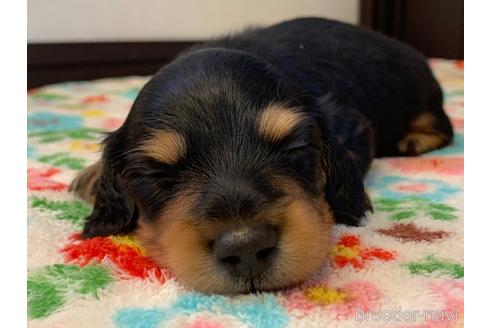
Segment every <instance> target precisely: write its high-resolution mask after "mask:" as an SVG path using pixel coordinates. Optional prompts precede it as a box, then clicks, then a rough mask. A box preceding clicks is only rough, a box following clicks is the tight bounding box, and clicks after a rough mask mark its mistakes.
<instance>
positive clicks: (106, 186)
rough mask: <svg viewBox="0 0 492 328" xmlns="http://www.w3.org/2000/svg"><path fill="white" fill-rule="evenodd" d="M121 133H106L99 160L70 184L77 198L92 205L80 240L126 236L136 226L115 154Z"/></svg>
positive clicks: (130, 201) (133, 212) (132, 203)
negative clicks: (118, 234)
mask: <svg viewBox="0 0 492 328" xmlns="http://www.w3.org/2000/svg"><path fill="white" fill-rule="evenodd" d="M121 134H122V130H121V129H120V130H117V131H115V132H113V133H112V134H110V135H109V136H108V137H107V138H106V139H105V141H104V153H103V157H102V159H101V161H100V162H98V163H96V164H94V165H92V166H90V167H88V168H87V169H86V170H85V171H83V172H81V173H80V174H79V176H78V177H77V178H76V179H75V180H74V182H73V183H72V186H71V189H72V190H73V191H74V192H75V193H76V194H77V195H79V196H81V197H82V198H84V199H85V200H88V201H90V202H93V203H94V208H93V210H92V213H91V215H89V217H88V218H87V219H86V222H85V225H84V230H83V232H82V237H84V238H90V237H94V236H107V235H112V234H117V233H127V232H131V231H133V230H134V229H135V228H136V227H137V219H138V208H137V206H136V204H135V202H134V201H133V200H132V198H131V196H130V195H129V194H128V192H127V190H126V188H125V183H124V178H123V177H122V176H121V174H120V173H121V171H122V170H121V165H122V164H121V163H120V162H119V161H118V155H117V154H121V148H122V147H123V145H122V140H123V139H124V138H122V135H121ZM89 182H90V183H89ZM87 195H90V197H87Z"/></svg>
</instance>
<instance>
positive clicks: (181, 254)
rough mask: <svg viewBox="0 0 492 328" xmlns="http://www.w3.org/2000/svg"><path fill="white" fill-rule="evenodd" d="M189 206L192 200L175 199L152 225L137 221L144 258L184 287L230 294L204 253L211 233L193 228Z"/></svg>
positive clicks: (213, 263)
mask: <svg viewBox="0 0 492 328" xmlns="http://www.w3.org/2000/svg"><path fill="white" fill-rule="evenodd" d="M193 202H194V197H193V196H187V195H181V196H178V197H176V199H175V200H174V201H173V202H172V204H170V205H169V206H168V207H167V208H165V209H164V211H163V213H162V215H161V217H160V219H158V220H157V221H156V222H152V223H150V222H146V221H144V220H140V222H139V228H138V229H137V236H138V238H139V239H140V240H141V242H142V246H143V247H144V249H145V251H146V252H147V254H148V255H149V256H150V257H151V258H152V259H153V260H154V261H155V262H156V263H158V264H159V265H161V266H165V267H167V268H168V269H169V270H171V271H172V272H173V273H174V274H175V275H176V277H177V279H178V280H179V281H181V282H183V283H184V285H185V286H187V287H191V288H193V289H196V290H199V291H202V292H210V293H212V292H217V293H224V294H226V293H230V292H231V291H233V290H234V288H233V287H232V286H230V285H228V284H227V279H225V278H224V277H223V276H222V273H221V272H218V270H217V267H216V265H215V262H214V258H213V256H212V254H211V251H210V250H209V249H208V245H207V240H210V238H213V236H215V233H214V232H213V230H208V231H204V229H203V227H202V228H199V227H197V226H195V225H194V224H193V221H194V219H193V218H191V217H190V215H189V213H188V212H189V208H190V206H191V205H192V204H193ZM198 220H199V219H198ZM205 230H207V229H206V228H205Z"/></svg>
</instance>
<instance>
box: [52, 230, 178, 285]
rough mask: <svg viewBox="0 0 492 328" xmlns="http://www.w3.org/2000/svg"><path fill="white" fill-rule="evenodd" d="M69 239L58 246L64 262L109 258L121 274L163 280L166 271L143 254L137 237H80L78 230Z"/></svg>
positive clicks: (80, 263)
mask: <svg viewBox="0 0 492 328" xmlns="http://www.w3.org/2000/svg"><path fill="white" fill-rule="evenodd" d="M70 240H71V242H70V243H69V244H68V245H67V246H65V247H64V248H63V249H61V252H63V253H65V257H66V259H67V262H69V263H75V264H77V265H80V266H85V265H87V264H89V263H90V262H91V261H97V262H104V261H105V260H106V259H107V260H109V261H111V262H112V263H113V264H114V265H116V268H117V269H118V270H117V271H119V272H117V274H119V275H120V276H121V277H128V276H130V277H136V278H140V279H146V278H155V279H157V280H158V281H159V282H160V283H164V281H166V280H167V278H168V277H169V273H168V272H167V271H166V270H165V269H163V268H160V267H159V266H158V265H157V264H156V263H154V262H153V261H152V260H151V259H149V258H148V257H146V256H145V255H144V251H143V249H142V248H141V246H140V245H139V243H138V241H137V239H136V238H135V237H133V236H131V235H128V236H110V237H94V238H89V239H82V238H81V237H80V234H74V235H72V236H71V237H70Z"/></svg>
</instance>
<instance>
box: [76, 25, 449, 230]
mask: <svg viewBox="0 0 492 328" xmlns="http://www.w3.org/2000/svg"><path fill="white" fill-rule="evenodd" d="M270 103H281V104H285V105H288V106H289V107H293V108H294V107H295V108H297V110H299V111H302V112H304V113H305V114H306V115H307V117H308V119H307V120H305V121H303V123H302V124H301V126H299V127H297V128H296V129H295V131H294V132H293V133H292V134H291V135H289V137H288V138H287V139H285V140H283V141H282V142H278V143H272V142H268V141H266V140H263V139H262V138H260V137H259V136H258V133H257V130H258V127H257V118H258V115H259V113H261V111H262V110H264V109H265V107H267V106H268V104H270ZM422 112H430V113H433V114H435V116H436V117H437V118H438V119H439V129H440V131H441V132H442V133H444V134H446V135H447V136H449V138H450V139H451V136H452V129H451V125H450V124H449V120H448V118H447V117H446V115H445V114H444V112H443V110H442V92H441V89H440V87H439V85H438V83H437V82H436V80H435V78H434V77H433V75H432V73H431V71H430V69H429V67H428V65H427V62H426V59H425V58H424V57H423V56H422V55H420V54H419V53H418V52H416V51H415V50H413V49H411V48H410V47H408V46H406V45H403V44H401V43H398V42H396V41H394V40H391V39H389V38H386V37H384V36H381V35H379V34H376V33H373V32H370V31H367V30H364V29H361V28H357V27H353V26H350V25H347V24H343V23H339V22H336V21H331V20H326V19H320V18H303V19H296V20H292V21H288V22H284V23H281V24H278V25H274V26H272V27H268V28H262V29H252V30H248V31H245V32H244V33H241V34H238V35H234V36H231V37H227V38H222V39H218V40H215V41H211V42H207V43H204V44H202V45H199V46H196V47H193V48H191V49H189V50H188V51H186V52H185V53H183V54H182V55H181V56H179V57H178V58H177V59H176V60H175V61H173V62H172V63H170V64H169V65H166V66H165V67H163V68H162V69H161V70H160V71H159V72H157V73H156V74H155V76H154V77H153V78H152V79H151V80H150V81H149V82H148V83H147V84H146V85H145V87H144V88H143V89H142V90H141V92H140V94H139V95H138V97H137V99H136V101H135V103H134V105H133V107H132V110H131V111H130V113H129V115H128V117H127V120H126V121H125V123H124V125H123V126H122V127H121V128H120V129H119V130H117V131H115V132H114V133H112V134H111V135H110V136H109V137H108V138H107V139H106V141H105V144H106V145H105V149H104V157H103V162H104V165H103V167H104V170H103V174H102V181H100V184H99V190H98V192H97V194H96V203H95V208H94V212H93V213H92V214H91V216H90V217H89V220H88V221H87V223H86V226H85V229H84V235H85V236H86V237H89V236H94V235H106V234H110V233H117V232H121V231H131V230H132V229H134V228H135V227H136V220H137V217H138V216H139V215H140V216H141V217H142V218H143V219H146V220H152V219H153V218H154V217H156V216H158V214H159V213H160V211H161V209H162V208H163V207H164V206H165V205H166V203H167V202H168V201H169V200H170V199H171V198H172V197H173V196H174V195H175V194H176V193H178V192H179V191H181V190H183V189H184V188H185V187H186V186H189V185H190V184H193V185H194V186H199V192H198V193H199V195H200V197H198V201H197V204H194V205H193V210H194V211H195V213H197V217H201V218H204V219H207V218H208V219H211V220H216V219H221V220H226V219H229V218H231V217H234V216H236V217H237V216H240V217H245V218H246V217H247V216H248V215H249V214H250V213H253V212H254V211H257V210H258V209H259V208H261V206H265V205H266V204H269V203H271V202H275V201H276V200H277V199H279V198H281V197H282V193H281V192H280V191H279V190H278V188H276V187H275V185H272V184H271V183H270V182H269V180H268V178H267V177H268V174H271V173H272V172H273V173H275V174H277V175H282V176H285V177H287V178H291V179H296V180H297V181H298V182H299V183H300V184H301V185H302V186H303V188H304V189H305V190H306V192H307V193H308V194H309V195H312V196H313V197H315V196H316V195H319V194H320V193H323V194H324V195H325V198H326V200H327V202H328V203H329V204H330V206H331V208H332V209H333V211H334V213H335V216H336V221H337V222H339V223H345V224H350V225H357V224H358V223H359V221H360V219H361V218H362V217H363V216H364V214H365V212H366V211H367V210H370V202H369V201H368V199H367V196H366V195H365V192H364V186H363V176H364V174H365V173H366V172H367V170H368V168H369V166H370V163H371V161H372V159H373V157H374V156H392V155H399V152H398V149H397V146H396V145H397V143H398V141H399V140H401V138H402V137H403V136H404V135H405V133H406V132H407V130H408V124H409V121H410V120H411V119H412V118H414V117H415V116H416V115H417V114H419V113H422ZM153 129H154V130H155V129H172V130H175V131H178V132H179V133H180V134H181V135H183V136H184V138H185V139H186V144H187V152H186V156H185V158H183V159H181V160H180V161H179V162H178V163H176V164H174V165H165V164H162V163H158V162H156V161H155V160H152V159H150V158H147V157H144V156H141V155H138V153H136V152H135V150H136V149H138V146H139V144H140V143H141V142H142V140H145V139H146V138H149V136H150V131H151V130H153ZM323 177H326V185H325V186H321V183H320V181H322V179H323ZM320 186H321V187H322V188H324V190H321V189H320Z"/></svg>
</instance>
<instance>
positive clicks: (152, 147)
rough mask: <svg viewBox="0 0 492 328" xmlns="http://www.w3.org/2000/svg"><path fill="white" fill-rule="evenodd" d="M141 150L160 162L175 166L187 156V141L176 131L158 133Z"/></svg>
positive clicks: (144, 143)
mask: <svg viewBox="0 0 492 328" xmlns="http://www.w3.org/2000/svg"><path fill="white" fill-rule="evenodd" d="M141 150H143V152H144V153H145V154H146V155H148V156H150V157H152V158H154V159H156V160H158V161H160V162H163V163H166V164H174V163H176V162H178V161H179V159H181V158H183V157H184V156H185V154H186V141H185V139H184V137H183V136H182V135H181V134H179V133H177V132H175V131H172V130H165V131H156V132H154V133H153V134H152V137H151V138H149V139H147V140H145V141H144V142H143V144H142V146H141Z"/></svg>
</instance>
